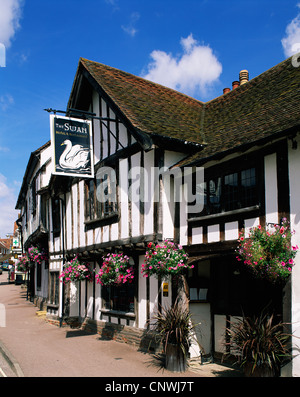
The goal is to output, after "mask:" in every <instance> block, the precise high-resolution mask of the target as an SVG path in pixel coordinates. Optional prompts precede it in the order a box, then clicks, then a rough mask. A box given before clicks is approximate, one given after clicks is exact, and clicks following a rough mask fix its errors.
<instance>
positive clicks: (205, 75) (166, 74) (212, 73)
mask: <svg viewBox="0 0 300 397" xmlns="http://www.w3.org/2000/svg"><path fill="white" fill-rule="evenodd" d="M180 43H181V46H182V48H183V53H182V54H181V55H180V56H179V57H175V56H173V55H172V54H167V53H166V52H164V51H160V50H154V51H153V52H152V53H151V54H150V56H151V58H152V60H153V61H152V62H150V64H149V65H148V67H147V69H148V71H147V72H145V73H143V74H142V76H143V77H144V78H146V79H148V80H151V81H154V82H156V83H159V84H162V85H165V86H167V87H170V88H173V89H176V90H178V91H181V92H184V93H185V94H188V95H195V94H197V93H200V94H202V95H206V94H207V91H208V88H209V87H210V86H211V85H212V84H213V83H214V82H216V81H218V78H219V76H220V74H221V72H222V65H221V63H220V62H219V61H218V59H217V57H216V56H215V55H214V53H213V51H212V49H211V48H210V47H209V46H207V45H200V44H199V43H198V42H197V40H195V39H194V37H193V35H192V34H190V35H189V36H188V37H186V38H182V39H181V41H180Z"/></svg>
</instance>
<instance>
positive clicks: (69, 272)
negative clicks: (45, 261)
mask: <svg viewBox="0 0 300 397" xmlns="http://www.w3.org/2000/svg"><path fill="white" fill-rule="evenodd" d="M59 277H60V279H61V281H62V282H63V283H64V284H67V283H70V282H71V281H82V280H87V281H92V272H91V270H90V268H89V265H88V264H83V263H81V262H80V261H79V259H78V257H77V256H76V257H75V258H74V259H72V260H71V261H69V262H67V263H65V264H64V266H63V271H62V272H61V274H60V276H59Z"/></svg>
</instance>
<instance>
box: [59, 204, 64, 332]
mask: <svg viewBox="0 0 300 397" xmlns="http://www.w3.org/2000/svg"><path fill="white" fill-rule="evenodd" d="M58 199H59V200H60V201H61V203H62V205H61V232H62V251H63V266H64V264H65V225H64V222H65V217H64V209H65V200H63V199H62V198H61V197H59V198H58ZM59 296H60V305H59V308H60V316H59V326H60V327H62V322H63V317H64V310H65V307H64V303H65V288H64V283H60V294H59Z"/></svg>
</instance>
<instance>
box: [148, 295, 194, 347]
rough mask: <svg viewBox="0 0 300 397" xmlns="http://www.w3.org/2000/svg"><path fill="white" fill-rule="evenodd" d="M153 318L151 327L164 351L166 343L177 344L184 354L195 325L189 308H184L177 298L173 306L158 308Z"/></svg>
mask: <svg viewBox="0 0 300 397" xmlns="http://www.w3.org/2000/svg"><path fill="white" fill-rule="evenodd" d="M153 320H154V322H153V323H152V322H151V325H152V327H151V329H152V330H153V331H155V332H157V334H158V336H159V339H160V341H161V342H162V344H163V347H164V351H166V347H167V345H168V344H174V345H177V346H179V347H180V348H181V350H182V351H183V352H184V354H185V353H186V352H187V351H188V348H189V346H190V344H191V340H192V336H193V330H194V328H195V325H194V324H193V323H192V320H191V313H190V312H189V310H188V309H187V308H184V307H183V305H181V304H180V303H179V301H178V300H176V302H175V303H174V305H173V306H167V307H166V308H161V310H158V311H157V313H156V314H155V315H154V316H153V318H152V321H153Z"/></svg>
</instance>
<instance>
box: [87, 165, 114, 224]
mask: <svg viewBox="0 0 300 397" xmlns="http://www.w3.org/2000/svg"><path fill="white" fill-rule="evenodd" d="M110 170H112V169H110ZM112 171H113V172H111V171H110V172H107V173H106V172H103V173H102V174H101V175H99V173H97V177H96V179H90V180H87V181H86V182H85V219H86V221H93V220H99V219H103V218H107V217H109V216H111V215H117V212H118V203H117V194H116V178H115V174H114V170H112Z"/></svg>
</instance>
